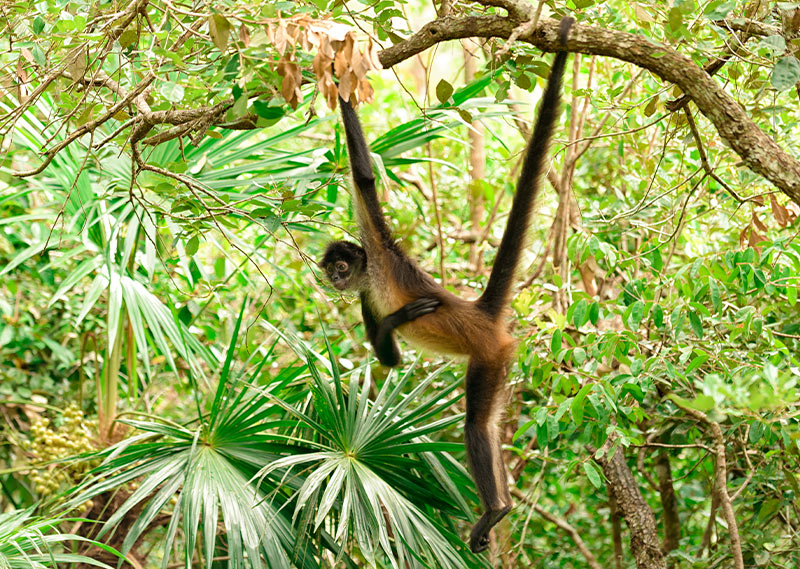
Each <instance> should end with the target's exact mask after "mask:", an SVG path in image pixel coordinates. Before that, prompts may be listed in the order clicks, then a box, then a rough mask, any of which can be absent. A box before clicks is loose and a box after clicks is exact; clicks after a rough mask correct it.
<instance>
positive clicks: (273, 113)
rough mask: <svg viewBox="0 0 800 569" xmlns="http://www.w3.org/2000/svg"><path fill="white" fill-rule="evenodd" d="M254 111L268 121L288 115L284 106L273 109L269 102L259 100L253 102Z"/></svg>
mask: <svg viewBox="0 0 800 569" xmlns="http://www.w3.org/2000/svg"><path fill="white" fill-rule="evenodd" d="M253 109H255V111H256V114H257V115H258V116H260V117H261V118H262V119H268V120H273V119H279V118H281V117H282V116H283V115H285V114H286V111H285V110H284V108H283V107H282V106H278V107H273V106H270V104H269V103H268V102H265V101H259V100H258V99H256V100H255V101H253Z"/></svg>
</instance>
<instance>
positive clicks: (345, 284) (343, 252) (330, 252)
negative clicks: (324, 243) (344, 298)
mask: <svg viewBox="0 0 800 569" xmlns="http://www.w3.org/2000/svg"><path fill="white" fill-rule="evenodd" d="M366 264H367V255H366V252H365V251H364V249H362V248H361V247H359V246H358V245H356V244H354V243H349V242H347V241H334V242H333V243H331V244H330V245H328V248H327V249H326V250H325V256H324V257H323V259H322V262H320V267H321V268H322V269H323V270H324V271H325V276H326V277H327V278H328V280H329V281H330V282H331V284H332V285H333V286H334V287H336V289H337V290H361V289H362V288H363V287H364V286H365V284H366V283H365V281H366V271H365V269H366Z"/></svg>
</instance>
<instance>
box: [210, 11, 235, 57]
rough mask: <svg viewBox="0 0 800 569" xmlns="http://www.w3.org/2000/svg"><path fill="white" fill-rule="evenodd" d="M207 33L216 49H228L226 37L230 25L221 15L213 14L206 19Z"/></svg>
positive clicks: (229, 30) (228, 33) (228, 34)
mask: <svg viewBox="0 0 800 569" xmlns="http://www.w3.org/2000/svg"><path fill="white" fill-rule="evenodd" d="M208 33H209V35H211V39H212V41H213V42H214V45H215V46H217V49H218V50H220V51H225V48H226V47H228V36H230V33H231V24H230V22H228V20H226V19H225V16H223V15H221V14H213V15H212V16H211V17H210V18H209V19H208Z"/></svg>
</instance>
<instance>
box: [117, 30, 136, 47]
mask: <svg viewBox="0 0 800 569" xmlns="http://www.w3.org/2000/svg"><path fill="white" fill-rule="evenodd" d="M138 40H139V34H138V33H137V32H136V30H134V29H127V30H125V31H124V32H122V35H120V36H119V40H118V41H119V45H121V46H122V47H124V48H130V47H134V46H135V45H136V42H137V41H138Z"/></svg>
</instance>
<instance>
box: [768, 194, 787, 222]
mask: <svg viewBox="0 0 800 569" xmlns="http://www.w3.org/2000/svg"><path fill="white" fill-rule="evenodd" d="M769 205H770V207H771V208H772V216H773V217H774V218H775V221H777V222H778V225H780V226H781V227H786V226H787V225H789V223H791V219H790V216H789V210H788V209H786V208H785V207H783V206H782V205H781V204H779V203H778V200H777V198H775V195H774V194H770V195H769Z"/></svg>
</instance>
